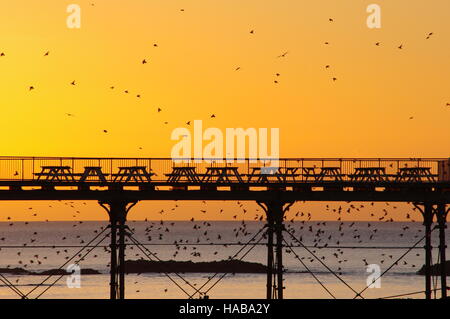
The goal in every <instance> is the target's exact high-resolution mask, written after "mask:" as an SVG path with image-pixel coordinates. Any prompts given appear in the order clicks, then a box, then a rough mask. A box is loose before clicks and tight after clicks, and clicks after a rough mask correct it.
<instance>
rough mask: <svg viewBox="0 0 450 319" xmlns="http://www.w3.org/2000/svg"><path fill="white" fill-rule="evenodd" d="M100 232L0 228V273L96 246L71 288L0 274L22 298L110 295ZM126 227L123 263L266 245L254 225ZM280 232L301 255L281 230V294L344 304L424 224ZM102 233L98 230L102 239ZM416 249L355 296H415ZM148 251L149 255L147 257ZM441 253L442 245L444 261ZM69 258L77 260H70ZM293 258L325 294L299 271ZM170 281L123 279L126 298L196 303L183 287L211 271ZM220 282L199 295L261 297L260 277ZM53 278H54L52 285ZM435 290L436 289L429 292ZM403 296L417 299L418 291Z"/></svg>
mask: <svg viewBox="0 0 450 319" xmlns="http://www.w3.org/2000/svg"><path fill="white" fill-rule="evenodd" d="M106 226H107V223H106V222H92V221H89V222H88V221H85V222H28V223H26V222H13V223H8V222H2V223H0V247H1V250H0V268H7V267H8V268H15V267H20V268H23V269H26V270H29V271H44V270H49V269H54V268H59V267H60V266H62V265H64V264H65V263H67V265H69V264H73V263H75V261H77V260H78V259H80V258H81V257H83V256H84V254H85V253H86V252H87V250H86V249H85V250H83V251H82V252H81V255H80V253H79V250H80V249H81V248H82V246H84V245H86V244H87V243H89V241H90V240H92V239H94V238H95V237H96V236H98V238H97V240H95V241H94V242H93V243H92V245H96V244H97V243H98V242H99V241H100V240H101V239H103V241H101V242H100V243H99V244H98V246H97V247H96V248H93V247H91V248H90V251H89V253H88V254H87V255H86V256H84V260H82V261H80V262H79V265H80V267H81V268H82V269H86V268H91V269H95V270H98V271H100V272H101V274H100V275H81V276H80V281H79V284H80V287H79V288H70V287H69V286H70V285H69V286H68V284H67V279H68V276H63V277H60V276H53V277H51V278H49V279H48V280H47V281H45V282H44V284H43V285H42V286H40V287H38V288H35V289H34V287H35V286H34V285H36V284H37V283H41V282H42V281H43V280H44V279H46V278H47V276H41V275H11V274H4V276H5V277H6V278H7V279H8V280H9V281H10V282H12V283H14V284H15V285H16V287H17V288H18V289H19V290H20V291H21V292H22V293H24V294H28V297H29V298H36V297H38V296H39V298H109V273H108V272H109V269H108V263H109V253H108V251H107V250H108V245H109V237H105V236H107V235H108V232H109V229H106ZM128 226H129V228H130V232H132V236H133V237H134V238H135V239H136V240H137V241H138V242H139V243H142V244H143V245H144V247H145V248H146V249H147V250H146V249H144V248H142V250H143V251H144V252H145V254H144V252H143V251H141V250H140V249H139V247H141V246H137V245H133V243H132V242H131V241H130V240H127V244H128V246H127V250H126V258H127V259H140V258H143V259H147V256H153V257H152V258H153V259H155V258H156V257H157V258H159V259H161V260H171V259H172V260H180V261H181V260H184V261H186V260H192V261H213V260H223V259H227V258H229V256H234V255H235V254H236V253H238V252H239V250H240V249H241V248H242V247H243V246H244V245H243V244H245V243H247V242H248V241H249V240H250V239H251V238H252V237H253V236H255V235H256V234H257V233H258V231H260V230H261V232H260V233H259V235H258V236H257V237H256V238H255V240H253V241H252V242H251V243H252V244H255V243H257V242H258V240H260V239H261V240H260V241H259V242H258V244H257V245H254V246H253V245H252V244H249V245H248V246H246V248H245V249H243V250H242V251H241V252H240V253H239V254H237V257H236V259H239V258H241V257H242V256H243V255H244V254H245V256H244V257H243V259H242V260H244V261H251V262H259V263H262V264H265V262H266V258H267V257H266V256H267V249H266V246H265V245H264V243H265V242H266V241H265V239H264V238H262V235H263V233H264V231H265V229H264V223H263V222H255V221H253V222H250V221H248V222H247V221H246V222H242V221H215V222H212V221H209V222H202V221H162V222H161V221H129V222H128ZM286 226H287V230H288V231H289V232H291V233H294V234H293V235H294V236H295V237H296V238H297V239H300V240H301V241H302V243H303V244H304V245H306V246H307V247H308V249H309V251H310V252H308V251H307V250H306V249H305V248H304V247H301V246H299V243H298V242H297V241H295V240H294V239H293V238H292V237H291V236H290V235H289V234H287V233H285V234H284V238H285V240H286V242H287V243H288V245H289V246H292V245H295V246H297V247H287V246H286V247H284V254H283V259H284V260H283V263H284V267H285V268H286V274H285V276H284V278H285V282H284V286H285V291H284V293H285V298H333V297H334V298H353V297H354V296H355V291H357V292H359V291H361V290H363V289H364V288H365V287H366V286H367V284H368V276H370V275H373V276H374V277H373V278H376V277H375V276H376V274H374V273H373V270H372V271H369V272H368V270H370V269H374V268H373V267H375V268H377V267H378V266H379V269H380V271H381V273H383V272H384V271H385V270H387V269H388V268H389V267H390V266H392V265H393V264H394V263H395V261H396V260H397V258H399V257H400V256H402V255H403V254H404V253H405V252H407V250H408V249H409V248H410V247H412V246H413V245H414V244H416V243H417V242H419V241H420V239H422V238H423V236H424V226H423V225H422V224H421V223H418V222H329V221H327V222H321V221H309V222H306V221H305V222H300V221H298V222H297V221H295V222H289V221H287V222H286ZM105 229H106V230H105ZM102 230H105V231H104V232H103V233H102ZM447 236H449V234H448V230H447ZM447 238H448V237H447ZM432 242H433V263H436V262H437V258H438V249H437V247H438V230H437V229H436V230H435V231H434V232H433V236H432ZM175 243H176V244H175ZM423 246H424V240H422V241H420V242H419V243H418V244H417V246H416V247H415V248H413V249H411V250H410V251H409V253H408V254H407V255H406V256H405V257H404V258H402V259H401V260H400V261H398V263H397V265H394V267H392V269H390V270H389V271H388V272H387V273H386V274H384V275H383V276H382V277H381V281H380V285H379V288H369V289H366V291H365V292H364V293H363V295H362V296H363V297H364V298H380V297H389V296H395V295H402V294H407V293H412V292H420V291H423V290H424V277H423V276H420V275H417V274H416V272H417V271H418V270H419V269H420V268H421V266H422V265H423V263H424V249H423ZM252 247H253V248H252ZM250 248H252V249H250ZM294 252H295V254H296V255H297V256H296V255H295V254H294ZM311 253H312V254H314V255H315V256H317V258H319V259H320V260H321V261H322V262H323V264H325V265H326V266H327V267H328V268H329V269H331V270H332V271H333V272H334V273H335V274H336V275H337V276H339V278H340V279H339V278H337V276H336V275H334V274H332V273H331V272H330V271H329V270H327V268H326V267H325V266H324V265H323V264H322V263H320V262H319V261H318V260H317V259H315V257H313V255H312V254H311ZM152 254H156V257H155V255H152ZM449 254H450V252H449V250H448V249H447V256H449ZM146 255H147V256H146ZM72 256H75V257H76V258H74V259H73V260H70V258H71V257H72ZM80 256H81V257H80ZM299 259H300V260H301V261H302V262H303V263H304V264H305V265H306V267H308V268H309V270H310V271H311V272H313V273H314V274H315V276H316V277H317V279H318V280H320V282H321V283H322V284H323V285H324V286H325V287H326V288H327V289H328V291H329V292H327V291H326V290H325V289H324V288H323V287H322V286H321V285H320V284H319V283H318V282H317V281H316V279H315V278H313V276H312V275H311V274H310V273H309V272H307V271H306V269H305V266H304V265H303V264H302V263H301V262H300V260H299ZM371 264H375V265H378V266H371V267H372V268H369V269H368V266H367V265H371ZM67 265H65V266H64V267H63V268H66V267H67ZM375 270H376V269H375ZM169 275H170V277H171V278H172V279H173V280H175V281H176V282H177V283H178V284H179V285H180V287H181V288H182V289H181V288H179V287H177V285H175V284H174V283H173V282H172V281H171V279H169V278H168V277H167V276H166V275H165V274H155V273H152V274H129V275H126V298H188V296H189V295H192V296H193V297H194V298H198V296H199V295H198V294H194V293H195V290H194V288H192V287H191V286H190V285H192V286H193V287H195V288H196V289H199V288H201V287H202V286H203V284H204V283H205V282H206V281H208V279H209V278H210V277H211V276H212V275H214V274H206V273H202V274H195V273H187V274H180V276H181V277H182V278H184V280H186V281H187V282H189V283H190V285H188V284H186V282H184V281H183V280H182V279H181V278H179V277H177V276H176V275H175V274H169ZM220 277H222V274H218V275H216V276H215V277H213V279H212V280H210V281H209V283H208V284H207V285H205V286H204V287H202V288H201V289H200V291H202V292H203V293H207V295H208V296H209V298H265V293H266V292H265V291H266V275H265V274H227V275H226V276H225V277H223V278H222V279H221V280H219V281H217V280H218V279H219V278H220ZM57 279H59V280H58V281H56V280H57ZM55 281H56V282H55ZM216 281H217V282H216ZM54 282H55V283H54ZM370 282H371V281H370V280H369V283H370ZM53 283H54V284H53ZM0 284H1V286H0V298H18V295H17V294H16V293H15V292H14V291H12V290H11V289H10V288H8V287H6V286H5V285H4V284H2V283H0ZM50 284H52V286H51V287H50ZM439 285H440V282H439V280H437V279H436V282H433V286H434V287H436V288H439ZM33 289H34V290H33ZM183 290H184V291H183ZM439 294H440V292H439V291H438V292H437V296H439ZM405 298H424V293H419V294H413V295H408V296H405Z"/></svg>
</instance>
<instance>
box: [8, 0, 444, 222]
mask: <svg viewBox="0 0 450 319" xmlns="http://www.w3.org/2000/svg"><path fill="white" fill-rule="evenodd" d="M71 3H77V4H79V5H80V6H81V9H82V12H81V28H80V29H68V28H67V27H66V18H67V16H68V13H66V7H67V5H68V4H71ZM91 3H94V6H91V5H90V4H91ZM371 3H377V4H379V5H380V6H381V10H382V12H381V14H382V16H381V18H382V28H381V29H369V28H368V27H367V26H366V18H367V16H368V13H366V7H367V5H369V4H371ZM180 9H184V11H180ZM329 18H333V19H334V21H333V22H330V21H329V20H328V19H329ZM250 30H254V33H253V34H251V33H250ZM430 32H433V35H432V36H431V37H430V39H426V36H427V34H429V33H430ZM449 40H450V2H449V1H448V0H433V1H424V0H417V1H413V0H396V1H385V0H373V1H361V0H352V1H341V0H334V1H333V0H327V1H298V0H279V1H262V0H246V1H237V0H227V1H225V0H217V1H207V0H198V1H189V0H183V1H181V0H176V1H165V0H152V1H144V0H127V1H120V0H90V1H81V0H78V1H75V0H71V1H62V0H59V1H53V0H14V1H3V2H1V3H0V52H3V53H4V54H5V56H3V57H0V71H1V75H2V76H1V77H0V105H1V108H2V116H1V117H0V134H1V136H3V139H2V143H1V144H0V145H1V152H0V153H1V155H29V156H145V157H151V156H158V157H169V156H170V150H171V147H172V146H173V145H174V142H173V141H171V140H170V133H171V131H172V130H173V129H174V128H176V127H185V126H186V124H185V123H186V122H187V121H189V120H190V121H193V120H195V119H202V120H204V126H205V127H209V126H210V127H218V128H220V129H222V130H225V128H227V127H232V128H233V127H243V128H248V127H254V128H260V127H267V128H271V127H276V128H279V129H280V155H281V156H282V157H321V156H329V157H340V156H343V157H358V156H359V157H371V156H374V157H397V156H398V157H402V156H404V157H448V156H449V142H448V141H449V140H450V130H449V129H448V123H449V120H450V107H449V106H446V103H450V90H449V74H450V59H449V58H448V57H449V56H450V41H449ZM325 42H329V44H328V45H325V44H324V43H325ZM376 42H380V43H381V44H380V46H376V45H375V43H376ZM154 43H157V44H158V46H157V47H154V46H153V44H154ZM400 44H403V49H401V50H400V49H398V48H397V47H398V46H399V45H400ZM47 51H49V52H50V53H49V55H48V56H44V53H45V52H47ZM286 51H287V52H288V53H287V54H286V56H285V57H282V58H277V56H278V55H280V54H282V53H284V52H286ZM143 59H146V61H147V62H148V63H147V64H142V63H141V61H142V60H143ZM325 65H330V68H329V69H326V68H325ZM237 67H240V69H239V70H238V71H235V69H236V68H237ZM276 73H280V76H278V77H277V76H276V75H275V74H276ZM333 77H336V78H337V81H335V82H334V81H332V78H333ZM74 80H75V81H76V85H75V86H72V85H70V82H72V81H74ZM274 80H277V81H278V82H279V83H278V84H276V83H274ZM29 86H34V87H35V89H34V90H33V91H29V90H28V87H29ZM110 86H114V87H115V88H114V89H110ZM124 90H129V92H130V93H129V94H125V93H124ZM137 94H139V95H141V98H137V97H136V95H137ZM158 107H160V108H162V112H160V113H158V112H157V108H158ZM66 113H72V114H74V115H75V116H74V117H68V116H67V115H66ZM212 113H214V114H216V116H217V117H216V118H215V119H210V115H211V114H212ZM410 117H413V119H412V120H410V119H409V118H410ZM165 121H168V122H169V123H168V124H164V122H165ZM103 129H107V130H108V132H109V133H108V134H104V133H103V132H102V130H103ZM139 147H142V150H139ZM50 216H56V215H55V214H53V213H51V214H50Z"/></svg>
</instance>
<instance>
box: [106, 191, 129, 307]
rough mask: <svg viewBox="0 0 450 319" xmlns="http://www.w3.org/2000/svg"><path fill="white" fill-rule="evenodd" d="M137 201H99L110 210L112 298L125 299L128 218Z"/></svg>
mask: <svg viewBox="0 0 450 319" xmlns="http://www.w3.org/2000/svg"><path fill="white" fill-rule="evenodd" d="M136 203H137V202H130V201H127V200H120V199H117V200H103V201H99V204H100V206H102V207H103V208H104V209H105V210H106V211H107V212H108V215H109V222H110V228H111V244H110V248H111V263H110V283H109V285H110V299H125V248H126V245H125V230H126V218H127V214H128V212H129V211H130V209H131V208H132V207H133V206H134V205H136ZM117 232H118V233H119V243H118V244H117Z"/></svg>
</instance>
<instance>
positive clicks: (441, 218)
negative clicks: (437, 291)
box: [436, 204, 447, 299]
mask: <svg viewBox="0 0 450 319" xmlns="http://www.w3.org/2000/svg"><path fill="white" fill-rule="evenodd" d="M436 219H437V222H438V226H439V254H440V256H441V257H440V258H441V265H440V273H441V298H443V299H444V298H447V274H446V269H445V263H446V257H445V249H446V248H447V246H446V245H445V229H446V228H447V211H446V207H445V204H439V205H437V210H436Z"/></svg>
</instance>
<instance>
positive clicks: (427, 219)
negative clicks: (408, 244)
mask: <svg viewBox="0 0 450 319" xmlns="http://www.w3.org/2000/svg"><path fill="white" fill-rule="evenodd" d="M424 206H425V207H424V211H423V220H424V221H423V224H424V225H425V299H431V251H432V248H433V247H432V246H431V225H432V223H433V206H432V204H429V203H425V205H424Z"/></svg>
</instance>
